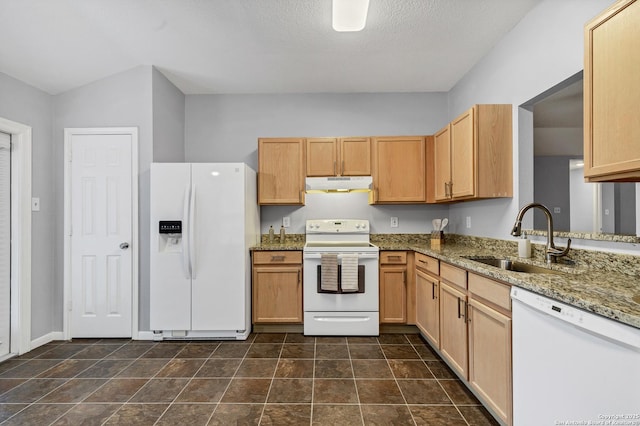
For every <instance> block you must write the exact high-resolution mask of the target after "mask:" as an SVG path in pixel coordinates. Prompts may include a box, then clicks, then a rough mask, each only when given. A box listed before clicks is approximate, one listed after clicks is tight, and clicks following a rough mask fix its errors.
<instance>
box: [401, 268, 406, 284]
mask: <svg viewBox="0 0 640 426" xmlns="http://www.w3.org/2000/svg"><path fill="white" fill-rule="evenodd" d="M402 283H403V284H404V285H405V286H406V285H407V271H402Z"/></svg>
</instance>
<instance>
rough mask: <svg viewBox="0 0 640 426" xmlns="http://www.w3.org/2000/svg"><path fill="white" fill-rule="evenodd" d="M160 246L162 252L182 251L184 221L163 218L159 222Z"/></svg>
mask: <svg viewBox="0 0 640 426" xmlns="http://www.w3.org/2000/svg"><path fill="white" fill-rule="evenodd" d="M159 233H160V238H159V239H158V240H159V245H160V246H159V247H158V251H159V252H160V253H176V252H177V253H179V252H182V221H181V220H161V221H160V223H159Z"/></svg>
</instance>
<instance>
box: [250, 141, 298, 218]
mask: <svg viewBox="0 0 640 426" xmlns="http://www.w3.org/2000/svg"><path fill="white" fill-rule="evenodd" d="M304 153H305V149H304V139H297V138H285V139H270V138H269V139H258V203H259V204H288V205H291V204H304V192H303V191H304V164H305V163H304Z"/></svg>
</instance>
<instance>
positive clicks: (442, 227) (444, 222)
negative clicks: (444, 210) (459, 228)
mask: <svg viewBox="0 0 640 426" xmlns="http://www.w3.org/2000/svg"><path fill="white" fill-rule="evenodd" d="M448 224H449V219H448V218H446V217H445V218H444V219H442V223H441V224H440V231H444V227H445V226H447V225H448Z"/></svg>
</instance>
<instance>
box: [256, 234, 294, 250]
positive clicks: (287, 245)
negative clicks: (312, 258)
mask: <svg viewBox="0 0 640 426" xmlns="http://www.w3.org/2000/svg"><path fill="white" fill-rule="evenodd" d="M304 242H305V235H304V234H287V235H286V236H285V239H284V244H280V236H279V235H276V238H275V239H274V241H273V242H272V243H270V242H269V235H266V234H265V235H262V238H261V241H260V245H259V246H255V247H251V250H256V251H269V250H274V251H275V250H302V249H303V248H304Z"/></svg>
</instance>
